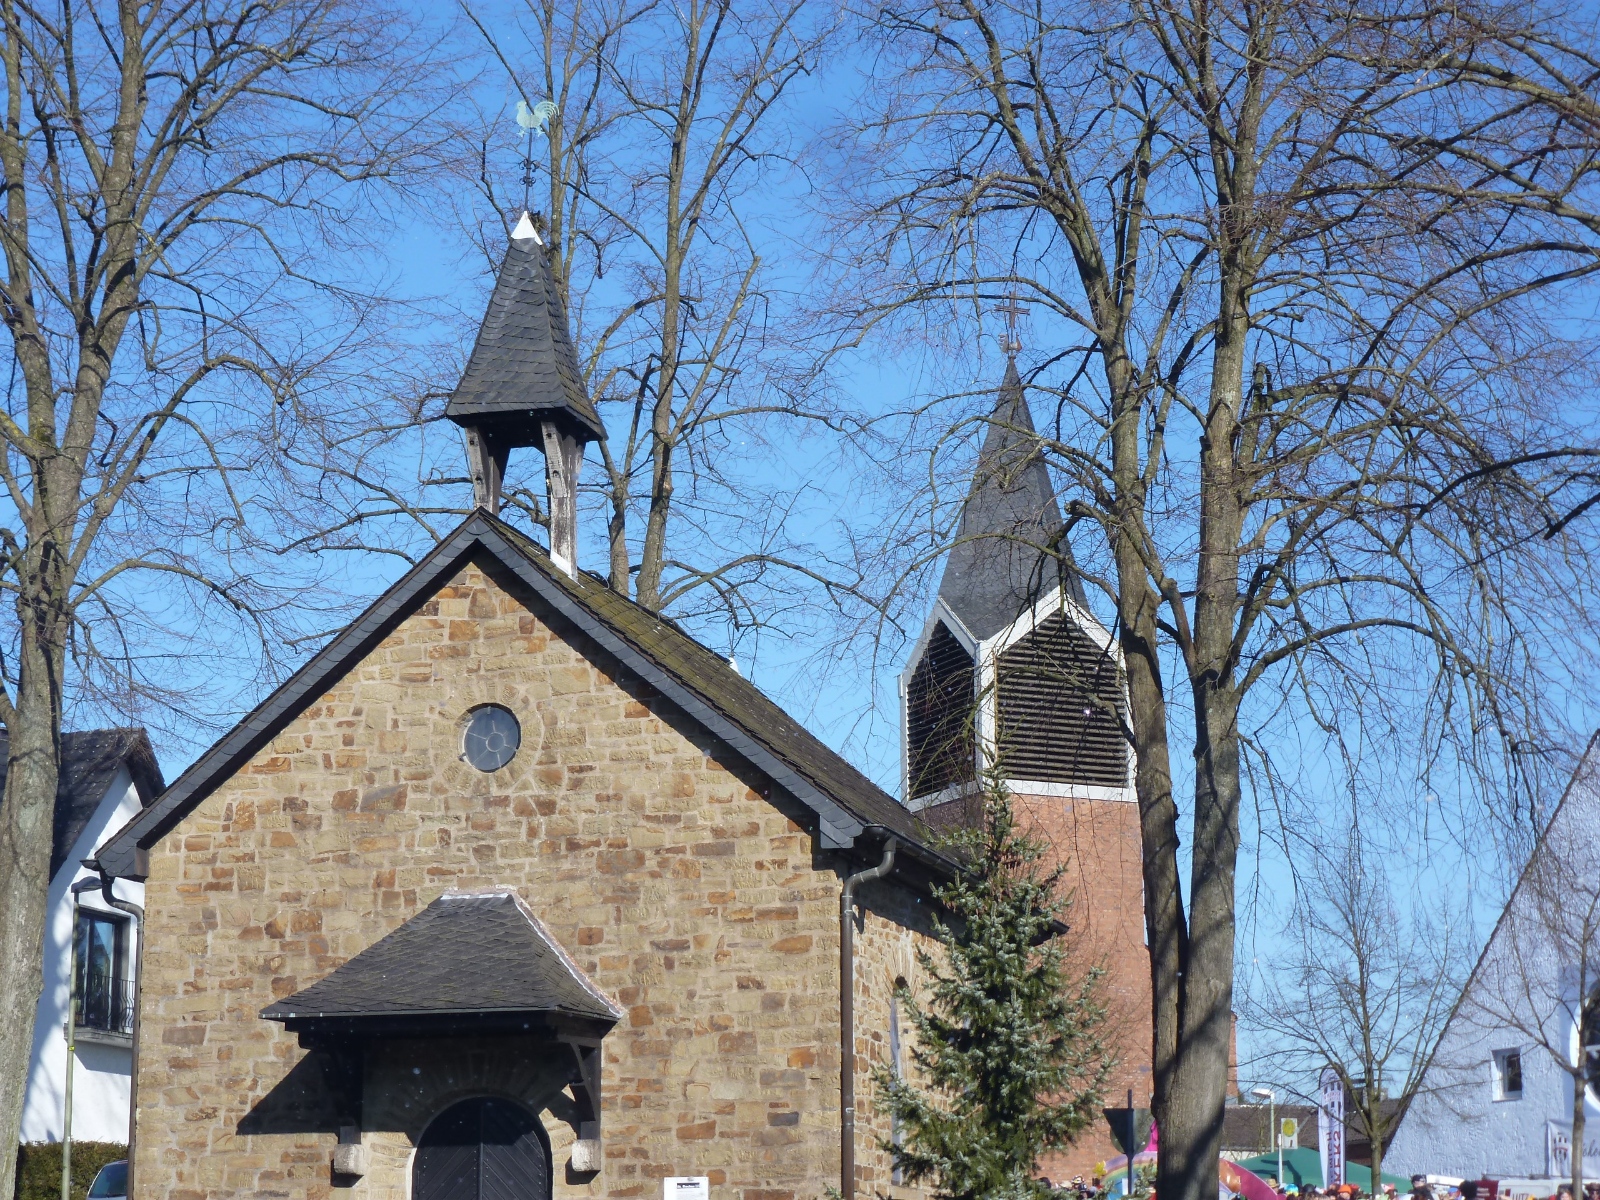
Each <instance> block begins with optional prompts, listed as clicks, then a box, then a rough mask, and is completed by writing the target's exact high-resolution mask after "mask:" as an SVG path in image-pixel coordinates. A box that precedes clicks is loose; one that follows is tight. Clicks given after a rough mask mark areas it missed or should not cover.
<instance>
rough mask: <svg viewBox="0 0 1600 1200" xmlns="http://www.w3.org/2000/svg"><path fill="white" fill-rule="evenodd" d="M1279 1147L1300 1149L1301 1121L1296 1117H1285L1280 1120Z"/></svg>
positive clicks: (1280, 1148)
mask: <svg viewBox="0 0 1600 1200" xmlns="http://www.w3.org/2000/svg"><path fill="white" fill-rule="evenodd" d="M1278 1149H1279V1150H1298V1149H1300V1122H1299V1121H1298V1120H1297V1119H1296V1118H1294V1117H1284V1118H1282V1119H1281V1120H1280V1121H1279V1122H1278Z"/></svg>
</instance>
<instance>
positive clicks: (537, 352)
mask: <svg viewBox="0 0 1600 1200" xmlns="http://www.w3.org/2000/svg"><path fill="white" fill-rule="evenodd" d="M444 411H445V416H447V417H449V418H450V420H452V421H454V422H455V423H456V424H457V425H460V426H461V427H462V428H463V429H464V430H466V433H467V457H468V461H469V466H470V468H471V471H472V490H473V500H474V503H476V504H477V505H478V506H479V507H481V508H486V509H488V510H489V511H490V512H499V510H500V492H501V483H502V477H503V475H504V472H505V467H506V460H507V458H508V456H509V455H510V452H511V451H512V450H513V449H514V448H516V447H518V446H537V447H538V448H539V449H540V450H542V451H543V452H544V456H545V481H546V488H547V492H548V495H549V509H550V552H551V556H552V557H554V558H555V559H556V560H557V562H558V563H560V564H561V565H562V566H563V567H564V568H565V569H567V570H568V571H571V570H572V569H574V565H575V563H576V560H577V544H576V542H577V485H578V470H579V467H580V466H581V465H582V462H583V447H584V445H585V444H586V443H588V442H592V441H595V440H596V439H599V438H603V437H605V427H604V426H603V425H601V423H600V418H599V416H598V415H597V414H596V413H595V409H594V404H593V403H592V402H591V401H590V399H589V395H588V392H587V391H586V390H585V389H584V385H583V372H582V371H581V370H580V369H579V367H578V355H577V351H576V350H575V349H574V347H573V344H572V334H571V330H570V329H569V327H568V324H567V310H566V306H565V305H564V304H563V303H562V300H561V289H560V287H559V286H558V285H557V282H556V277H555V270H554V268H553V264H552V263H551V259H550V251H549V249H548V248H547V247H546V246H545V245H544V241H543V239H542V238H540V236H539V233H538V230H537V229H536V228H535V227H534V224H533V222H532V221H531V220H530V219H529V217H528V214H527V213H523V214H522V219H521V220H520V221H518V222H517V226H516V228H515V229H514V230H513V231H512V234H511V244H510V246H509V247H508V248H507V250H506V256H505V259H504V261H502V262H501V264H500V275H499V278H498V279H496V281H495V285H494V294H493V295H492V296H490V298H489V308H488V311H487V312H486V313H484V316H483V324H482V326H481V327H480V328H479V329H478V340H477V342H476V343H475V344H474V345H473V347H472V357H471V358H469V359H468V360H467V369H466V371H465V372H464V373H463V374H462V376H461V382H460V383H459V384H457V385H456V390H455V391H454V393H452V394H451V397H450V402H449V404H447V405H446V406H445V410H444Z"/></svg>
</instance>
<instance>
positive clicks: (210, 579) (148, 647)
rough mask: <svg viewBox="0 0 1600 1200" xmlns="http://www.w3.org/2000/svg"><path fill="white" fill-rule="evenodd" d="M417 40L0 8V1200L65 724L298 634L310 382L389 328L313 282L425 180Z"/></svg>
mask: <svg viewBox="0 0 1600 1200" xmlns="http://www.w3.org/2000/svg"><path fill="white" fill-rule="evenodd" d="M406 45H407V37H406V31H405V24H404V22H403V21H402V20H400V19H398V14H394V13H385V12H382V11H380V10H378V9H375V8H371V7H368V6H365V5H359V4H349V3H343V2H341V0H316V2H312V3H301V2H298V0H296V2H292V3H291V2H288V0H284V2H278V0H261V2H258V3H252V4H248V5H241V4H228V3H223V4H214V3H202V2H200V0H177V2H176V3H145V2H139V3H135V2H134V0H115V2H111V0H106V2H100V0H65V2H63V3H60V4H56V5H51V6H46V7H43V8H41V7H38V6H35V5H31V4H27V3H22V2H19V0H4V2H3V3H0V65H3V70H4V82H5V98H6V111H5V116H4V122H3V126H0V171H3V179H4V198H3V209H0V250H3V252H4V260H5V278H4V282H3V284H0V289H3V290H0V304H3V309H0V312H3V317H4V321H5V327H6V330H7V332H8V333H9V335H10V339H11V346H12V350H13V363H12V370H11V375H10V380H11V382H10V384H9V386H8V390H7V397H6V405H5V409H4V412H3V413H0V485H3V494H0V507H3V509H4V516H3V518H0V525H3V528H0V590H3V591H4V592H5V594H6V595H7V597H8V598H9V605H8V606H7V614H6V616H5V619H4V622H3V626H0V628H3V644H0V650H3V660H0V675H3V678H0V723H3V724H4V726H5V729H6V733H7V735H8V737H9V743H8V744H9V751H8V753H9V764H8V773H7V775H6V780H5V792H4V801H3V811H0V962H4V964H5V968H4V970H0V1012H4V1013H5V1014H6V1020H5V1021H4V1022H3V1023H0V1195H9V1194H10V1191H11V1184H12V1174H13V1170H14V1166H15V1162H16V1155H15V1148H16V1140H17V1135H18V1126H19V1121H20V1119H21V1109H22V1100H23V1089H24V1087H25V1086H26V1082H27V1075H28V1071H27V1066H28V1057H29V1050H30V1046H31V1041H32V1024H33V1020H32V1014H33V1013H34V1011H35V1004H36V1002H37V999H38V996H39V990H40V986H41V973H40V955H41V946H42V937H43V931H44V924H45V897H46V892H47V888H48V883H49V880H48V864H49V861H50V851H51V827H52V813H53V808H54V802H55V795H56V785H57V779H58V776H59V773H60V767H61V761H60V752H61V728H62V721H63V715H64V713H65V712H66V711H67V709H68V706H69V705H72V704H79V705H82V706H84V707H87V708H88V709H90V710H91V711H95V710H96V709H99V710H101V711H103V709H104V707H105V706H106V705H107V704H122V705H128V704H137V703H138V702H139V700H140V699H141V698H143V699H145V700H149V699H154V700H158V701H159V700H173V699H176V698H178V696H179V695H182V696H183V699H184V702H185V703H186V704H188V705H189V706H190V707H191V708H199V707H201V695H200V694H199V693H198V692H196V693H195V694H187V695H185V694H183V693H184V689H185V687H186V685H189V684H195V683H198V681H197V680H196V679H195V678H194V675H193V674H192V673H185V672H173V671H172V670H171V668H170V666H169V665H168V664H170V663H171V662H172V661H173V660H174V659H176V658H180V657H181V656H182V654H183V652H184V650H185V648H186V643H184V642H183V641H181V640H179V639H178V637H177V632H178V629H179V628H182V627H189V628H190V629H191V631H195V630H197V631H198V635H197V636H196V637H194V638H192V639H190V640H189V641H188V642H187V647H188V648H190V649H192V650H193V651H194V652H196V653H198V654H203V653H205V652H206V648H207V646H208V645H209V646H210V647H211V648H213V649H216V648H218V647H221V646H224V645H225V644H226V643H227V642H228V641H230V640H231V639H238V638H240V637H243V638H246V639H250V638H256V639H259V643H258V644H259V647H260V649H261V650H263V651H265V652H267V656H268V657H269V658H270V656H271V654H272V652H273V651H274V650H275V649H276V647H277V641H278V638H279V635H280V634H281V632H282V631H283V629H284V628H285V627H286V626H292V625H293V622H292V621H289V620H287V619H286V612H287V611H288V609H289V608H290V607H291V605H292V601H293V599H294V594H293V592H292V591H289V590H287V589H285V588H282V587H280V586H276V585H281V584H284V583H287V582H291V581H290V579H289V577H288V576H286V575H283V574H275V573H273V572H271V571H266V572H262V573H258V572H257V571H256V568H257V567H260V566H261V565H262V564H261V561H260V555H259V553H258V552H261V551H264V550H267V549H269V548H278V549H281V548H282V547H281V546H278V545H276V544H275V542H274V535H275V534H276V533H277V532H278V525H277V523H276V521H275V519H274V516H273V514H274V513H279V514H281V513H282V512H283V511H284V510H285V507H286V506H287V507H288V508H289V510H290V511H297V510H299V509H300V508H301V507H302V505H303V503H304V501H303V499H301V500H299V502H296V499H294V498H293V497H294V495H295V493H296V492H297V491H299V490H300V489H301V488H302V487H308V488H313V489H314V488H315V487H316V486H317V485H318V481H317V478H316V476H315V475H311V476H309V477H308V476H306V475H303V474H299V475H290V474H286V473H284V472H283V471H281V470H279V468H280V467H281V466H282V464H283V463H284V462H285V461H286V460H285V459H284V457H283V455H282V453H281V451H282V450H283V448H284V447H286V446H288V445H290V444H291V443H295V442H296V441H298V440H302V439H304V438H305V437H306V436H307V435H308V434H309V433H311V432H312V431H314V430H315V429H316V427H317V423H318V419H319V414H320V412H321V411H322V410H321V408H320V406H321V405H322V404H325V403H328V402H329V401H330V400H331V399H332V398H333V397H332V396H331V395H330V394H328V393H327V392H321V391H319V388H325V387H329V386H331V385H330V383H329V381H328V379H327V378H326V377H325V374H324V372H325V371H332V370H334V369H346V370H347V369H350V368H351V366H352V361H353V356H355V355H356V354H357V353H358V351H359V349H360V348H361V346H362V344H363V342H364V339H365V337H367V336H369V335H371V334H373V333H376V332H379V331H378V330H377V329H376V328H375V326H376V325H377V324H378V323H379V321H380V313H379V306H378V305H377V304H376V302H375V300H374V298H373V297H372V296H371V295H368V294H363V293H362V292H360V291H358V290H353V289H351V288H349V287H345V288H342V289H341V288H339V287H337V286H329V285H330V283H332V284H336V283H337V280H330V278H329V276H328V274H327V273H326V272H321V273H319V270H318V267H319V265H320V266H324V267H325V266H327V265H328V264H330V263H331V262H344V261H346V260H345V259H344V257H343V256H342V255H341V250H342V249H344V248H346V247H349V246H351V244H352V241H351V231H350V229H349V224H348V219H349V218H350V217H351V216H353V215H354V213H355V211H356V210H355V207H354V206H355V205H356V204H358V203H359V202H360V201H361V199H362V196H363V194H364V192H365V191H366V189H368V188H369V187H371V186H374V185H376V184H378V183H380V182H381V181H383V180H385V179H387V178H392V177H393V176H394V173H395V172H396V171H398V170H400V169H401V168H402V167H403V166H404V165H405V164H406V163H407V162H409V161H413V160H412V159H411V155H412V154H413V153H414V152H415V151H416V150H417V148H418V139H417V138H416V136H415V134H416V127H415V123H414V120H413V119H409V118H407V117H405V116H404V115H403V114H402V112H401V108H400V102H399V100H398V99H397V97H400V96H402V95H404V94H405V93H404V92H403V90H402V86H401V84H400V79H402V78H404V79H405V80H407V81H408V82H409V84H410V85H411V87H412V89H413V90H412V91H411V92H410V95H412V96H421V95H422V94H423V89H424V87H425V84H426V78H427V77H426V73H425V71H423V70H422V69H421V68H422V67H423V65H424V64H422V63H420V62H412V63H409V64H404V63H401V62H400V61H399V60H400V55H401V53H402V52H403V49H402V48H403V47H404V46H406ZM355 277H356V276H355V275H354V274H352V276H351V278H355ZM311 312H316V313H317V314H319V315H320V316H323V317H325V318H327V319H328V320H327V324H326V326H325V332H324V333H323V334H321V335H319V334H318V333H317V332H316V331H314V330H308V329H307V328H306V320H305V319H306V316H307V315H308V314H309V313H311ZM368 382H369V383H372V384H375V385H376V384H377V383H378V382H379V381H378V379H377V378H376V377H371V378H369V380H368ZM338 395H339V396H340V397H345V396H346V393H344V392H343V391H340V392H339V393H338ZM342 402H347V401H342ZM339 406H340V405H339V404H333V405H331V407H334V408H337V407H339ZM304 581H305V577H304V576H302V578H301V582H304ZM183 597H187V604H188V606H189V607H188V609H187V610H185V609H184V604H185V601H184V600H183V599H182V598H183ZM312 603H313V605H314V606H315V605H322V606H323V607H326V608H330V609H331V608H335V607H336V605H335V604H332V603H328V602H327V601H326V598H318V599H316V600H314V601H313V602H312ZM208 638H209V639H210V640H209V641H208ZM258 661H259V660H258ZM175 675H176V679H175V678H174V676H175Z"/></svg>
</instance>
